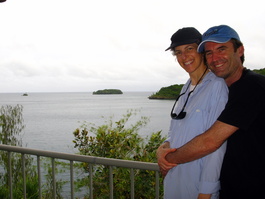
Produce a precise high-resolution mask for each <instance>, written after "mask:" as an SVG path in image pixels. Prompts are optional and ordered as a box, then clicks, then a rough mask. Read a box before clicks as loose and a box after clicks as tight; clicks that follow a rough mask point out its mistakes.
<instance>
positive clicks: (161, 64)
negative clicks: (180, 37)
mask: <svg viewBox="0 0 265 199" xmlns="http://www.w3.org/2000/svg"><path fill="white" fill-rule="evenodd" d="M220 24H227V25H229V26H231V27H233V28H234V29H235V30H236V31H237V32H238V33H239V35H240V37H241V40H242V42H243V43H244V46H245V57H246V61H245V64H244V65H245V66H246V67H247V68H250V69H260V68H264V67H265V64H264V56H265V11H264V6H263V4H262V0H252V1H233V0H223V1H220V2H219V1H212V0H205V1H203V0H190V1H184V0H183V1H180V0H130V1H129V0H7V1H6V2H5V3H0V69H1V72H0V92H1V93H5V92H91V91H96V90H99V89H105V88H117V89H121V90H122V91H154V92H155V91H158V90H159V89H160V88H161V87H165V86H169V85H173V84H181V83H185V82H186V80H187V78H188V75H187V74H186V72H184V70H183V69H182V68H181V67H180V66H179V65H178V64H177V62H176V61H175V59H174V57H173V56H172V55H171V53H170V52H168V51H167V52H165V49H166V48H167V47H168V46H169V44H170V37H171V35H172V34H173V33H174V32H175V31H176V30H178V29H179V28H182V27H191V26H193V27H196V28H197V29H198V30H199V31H200V32H201V33H203V32H205V31H206V30H207V29H208V28H209V27H211V26H215V25H220Z"/></svg>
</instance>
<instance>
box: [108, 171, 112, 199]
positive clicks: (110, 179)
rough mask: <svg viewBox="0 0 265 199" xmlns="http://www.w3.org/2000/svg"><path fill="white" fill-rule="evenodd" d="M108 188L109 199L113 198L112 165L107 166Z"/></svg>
mask: <svg viewBox="0 0 265 199" xmlns="http://www.w3.org/2000/svg"><path fill="white" fill-rule="evenodd" d="M109 189H110V196H109V198H110V199H113V167H112V166H109Z"/></svg>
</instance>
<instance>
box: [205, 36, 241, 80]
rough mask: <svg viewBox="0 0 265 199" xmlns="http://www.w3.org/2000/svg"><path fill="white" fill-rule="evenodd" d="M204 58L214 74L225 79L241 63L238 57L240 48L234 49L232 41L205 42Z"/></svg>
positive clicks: (229, 76) (231, 74) (230, 75)
mask: <svg viewBox="0 0 265 199" xmlns="http://www.w3.org/2000/svg"><path fill="white" fill-rule="evenodd" d="M204 47H205V58H206V61H207V63H208V66H209V68H210V69H211V70H212V71H213V72H214V73H215V75H216V76H218V77H222V78H224V79H225V80H226V79H227V78H231V77H232V76H233V75H234V73H235V72H236V70H237V69H238V67H239V66H241V65H242V63H241V61H240V57H241V56H242V52H243V51H242V50H240V48H238V49H237V50H236V51H235V49H234V46H233V43H232V42H231V41H228V42H226V43H214V42H206V43H205V46H204Z"/></svg>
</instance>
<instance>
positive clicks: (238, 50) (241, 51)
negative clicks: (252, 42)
mask: <svg viewBox="0 0 265 199" xmlns="http://www.w3.org/2000/svg"><path fill="white" fill-rule="evenodd" d="M237 52H238V53H239V57H241V56H242V55H244V52H245V49H244V46H239V48H238V49H237Z"/></svg>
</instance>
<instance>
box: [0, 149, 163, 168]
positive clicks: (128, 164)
mask: <svg viewBox="0 0 265 199" xmlns="http://www.w3.org/2000/svg"><path fill="white" fill-rule="evenodd" d="M0 150H5V151H10V152H16V153H24V154H30V155H36V156H45V157H51V158H56V159H64V160H69V161H78V162H87V163H92V164H102V165H108V166H117V167H125V168H134V169H144V170H152V171H159V167H158V165H157V163H150V162H140V161H131V160H120V159H113V158H103V157H94V156H85V155H76V154H70V153H61V152H52V151H44V150H38V149H30V148H24V147H18V146H10V145H3V144H0Z"/></svg>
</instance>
